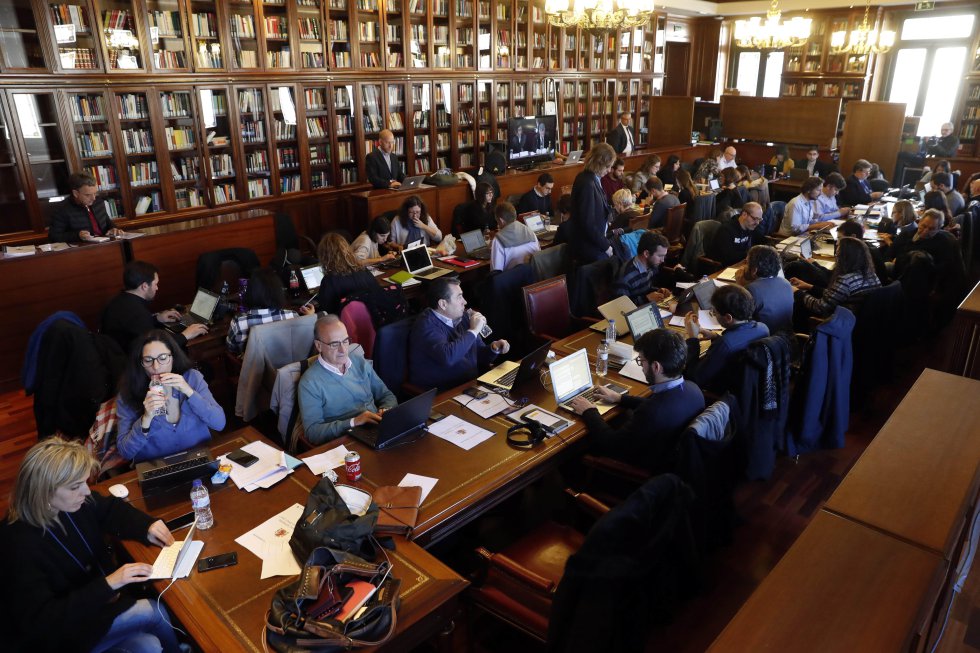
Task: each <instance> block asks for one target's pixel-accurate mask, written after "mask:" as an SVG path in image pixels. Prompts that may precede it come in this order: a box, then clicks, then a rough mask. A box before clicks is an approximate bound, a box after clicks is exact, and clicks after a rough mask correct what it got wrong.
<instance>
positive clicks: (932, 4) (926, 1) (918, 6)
mask: <svg viewBox="0 0 980 653" xmlns="http://www.w3.org/2000/svg"><path fill="white" fill-rule="evenodd" d="M935 8H936V0H921V2H916V3H915V10H916V11H929V10H930V9H935Z"/></svg>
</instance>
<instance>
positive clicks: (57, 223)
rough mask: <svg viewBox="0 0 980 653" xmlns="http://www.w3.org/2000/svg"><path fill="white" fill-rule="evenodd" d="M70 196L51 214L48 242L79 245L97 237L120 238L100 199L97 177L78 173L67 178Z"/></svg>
mask: <svg viewBox="0 0 980 653" xmlns="http://www.w3.org/2000/svg"><path fill="white" fill-rule="evenodd" d="M68 186H69V188H71V195H70V196H69V197H68V198H67V199H65V200H62V201H61V202H58V204H57V206H56V208H55V210H54V212H53V213H52V215H51V228H50V229H49V230H48V240H50V241H51V242H53V243H77V242H80V241H83V240H91V239H92V238H95V237H98V236H118V235H119V234H121V233H123V231H122V229H117V228H116V226H115V225H114V224H112V220H110V219H109V215H108V214H107V213H106V210H105V202H104V201H103V200H101V199H99V198H98V194H99V189H98V186H97V184H96V181H95V177H93V176H92V175H90V174H88V173H87V172H75V173H72V175H71V176H69V177H68Z"/></svg>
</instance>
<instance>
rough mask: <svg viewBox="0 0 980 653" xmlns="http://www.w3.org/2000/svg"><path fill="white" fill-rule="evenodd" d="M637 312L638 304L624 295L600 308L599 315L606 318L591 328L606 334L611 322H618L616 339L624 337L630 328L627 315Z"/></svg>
mask: <svg viewBox="0 0 980 653" xmlns="http://www.w3.org/2000/svg"><path fill="white" fill-rule="evenodd" d="M633 310H636V304H634V303H633V300H632V299H630V298H629V297H627V296H626V295H623V296H622V297H617V298H616V299H614V300H612V301H609V302H606V303H605V304H603V305H602V306H600V307H599V314H600V315H602V317H603V318H605V319H604V320H603V321H601V322H596V323H595V324H593V325H592V326H590V327H589V328H590V329H592V330H593V331H600V332H602V333H605V332H606V326H607V325H608V324H609V320H616V337H617V338H619V337H622V336H624V335H626V332H627V331H628V330H629V327H627V326H626V320H625V319H624V318H625V317H626V314H627V313H629V312H630V311H633Z"/></svg>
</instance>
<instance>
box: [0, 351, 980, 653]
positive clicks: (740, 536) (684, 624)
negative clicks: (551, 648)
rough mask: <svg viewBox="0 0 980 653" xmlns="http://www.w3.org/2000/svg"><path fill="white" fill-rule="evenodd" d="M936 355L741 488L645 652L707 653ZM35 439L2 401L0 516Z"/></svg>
mask: <svg viewBox="0 0 980 653" xmlns="http://www.w3.org/2000/svg"><path fill="white" fill-rule="evenodd" d="M941 355H942V342H941V339H939V340H938V341H937V342H936V343H934V344H932V345H928V346H927V345H922V346H919V347H917V348H915V349H914V351H913V352H911V353H906V354H902V355H900V360H899V361H898V364H897V365H896V369H897V370H898V372H897V373H896V375H895V378H894V380H893V381H892V382H891V383H890V384H888V385H887V386H886V387H883V388H881V389H879V391H878V392H876V394H875V395H874V397H873V399H872V401H871V402H870V405H869V406H865V407H863V409H859V410H856V411H855V412H854V413H853V414H852V417H851V425H850V428H849V430H848V434H847V444H846V446H845V448H844V449H841V450H838V451H827V452H819V453H816V454H811V455H808V456H804V457H803V458H801V459H800V461H799V462H798V463H796V462H794V461H792V460H789V459H781V460H779V461H778V463H777V467H776V471H775V473H774V475H773V478H772V479H771V480H769V481H768V482H764V483H763V482H755V483H748V484H744V485H742V486H741V487H740V489H739V490H738V493H737V497H736V505H737V508H738V512H739V515H740V516H741V517H742V519H743V524H742V525H741V526H740V527H739V529H738V530H737V532H736V537H735V542H734V543H733V544H732V545H731V546H729V547H727V548H725V549H724V550H722V551H719V552H716V553H715V554H713V555H712V557H711V558H710V559H709V560H708V561H707V568H706V573H705V579H706V580H707V584H706V587H705V588H704V590H703V592H702V593H701V594H700V595H699V596H698V597H697V598H695V599H694V600H691V601H689V602H687V603H686V604H684V605H683V606H681V607H680V608H679V609H678V610H677V612H676V614H675V616H674V620H673V622H672V623H671V624H670V625H668V626H665V627H659V628H657V629H656V630H654V632H653V633H652V634H651V637H650V640H649V646H648V647H647V650H648V651H650V652H653V651H658V652H660V651H671V652H672V653H687V652H690V653H695V652H700V651H704V650H705V649H706V648H707V646H708V645H709V644H710V643H711V641H712V640H714V638H715V637H716V636H717V634H718V633H719V632H720V631H721V629H722V628H724V626H725V624H727V623H728V621H729V620H730V619H731V617H732V616H733V615H734V614H735V613H736V612H737V611H738V609H739V608H740V607H741V605H742V603H743V602H744V601H745V599H746V598H747V597H748V596H749V594H751V593H752V591H753V590H754V589H755V587H756V586H757V585H758V584H759V582H760V581H761V580H762V579H763V578H765V576H766V575H767V574H768V573H769V571H770V570H771V569H772V568H773V566H774V565H775V564H776V562H778V561H779V559H780V558H781V557H782V556H783V554H784V553H785V552H786V551H787V549H788V548H789V547H790V545H791V544H792V543H793V542H794V541H795V540H796V538H797V537H798V535H799V534H800V532H802V530H803V529H804V528H805V527H806V525H807V524H808V523H809V521H810V519H811V518H812V517H813V515H814V513H815V512H816V511H817V510H818V509H819V508H820V506H821V505H822V504H823V502H824V501H826V499H827V498H828V497H829V496H830V494H831V493H832V492H833V491H834V489H835V488H836V487H837V484H838V483H839V482H840V479H841V478H842V477H843V476H844V475H845V474H846V473H847V471H848V470H849V469H850V468H851V466H852V465H853V464H854V462H855V461H856V460H857V458H858V457H859V456H860V455H861V453H862V452H863V451H864V449H865V448H866V447H867V445H868V443H869V442H870V441H871V440H872V439H873V438H874V436H875V434H876V433H877V432H878V430H879V429H880V428H881V426H882V425H883V424H884V422H885V420H886V419H887V418H888V416H889V415H890V414H891V412H892V411H893V410H894V408H895V406H896V405H897V404H898V403H899V402H900V401H901V400H902V398H903V397H904V396H905V394H906V392H907V391H908V389H909V387H911V385H912V383H913V382H914V381H915V379H916V378H917V377H918V375H919V373H920V372H921V370H922V369H923V368H924V367H926V366H930V367H936V366H937V365H938V363H937V362H936V361H940V360H942V358H941ZM36 437H37V436H36V430H35V426H34V417H33V413H32V402H31V399H30V398H29V397H25V396H24V394H23V392H20V391H16V392H9V393H6V394H0V511H2V512H5V511H6V505H7V500H8V494H9V491H10V488H11V485H12V483H13V479H14V475H15V474H16V471H17V466H18V465H19V463H20V460H21V458H22V457H23V454H24V452H25V451H26V450H27V449H28V448H30V446H31V445H32V444H34V442H36ZM460 625H461V626H462V627H461V628H460V629H459V632H458V633H457V637H455V638H454V639H455V641H456V643H457V646H456V647H455V648H457V649H458V650H466V646H465V645H464V642H463V640H464V639H466V631H467V630H468V628H467V627H466V626H465V625H464V624H460ZM473 633H475V634H476V637H477V647H476V649H477V650H479V651H486V652H488V653H489V652H505V651H506V652H507V653H511V652H512V651H538V650H543V648H544V647H542V646H538V645H536V644H535V643H534V642H530V641H527V640H525V639H524V638H523V637H522V636H521V635H518V634H516V633H514V632H512V631H509V630H507V629H504V628H502V627H500V626H498V625H497V624H495V623H492V622H491V623H487V622H486V620H481V622H479V623H478V624H476V625H475V627H474V628H473ZM423 648H426V647H423ZM953 652H967V653H970V652H980V564H978V565H976V566H975V570H974V572H973V573H971V575H970V578H969V580H968V582H967V584H966V587H965V588H964V591H963V593H962V594H961V595H960V596H959V597H958V598H957V600H956V601H955V602H954V604H953V607H952V610H951V613H950V618H949V624H948V627H947V631H946V635H945V637H944V639H943V641H942V642H941V644H940V646H939V647H938V649H937V653H953Z"/></svg>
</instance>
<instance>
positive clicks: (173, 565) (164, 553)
mask: <svg viewBox="0 0 980 653" xmlns="http://www.w3.org/2000/svg"><path fill="white" fill-rule="evenodd" d="M195 530H197V522H196V521H195V522H194V523H193V524H191V528H190V530H189V531H187V536H186V537H185V538H184V541H183V542H174V543H173V544H171V545H170V546H166V547H164V548H163V549H162V550H161V551H160V554H159V555H158V556H157V559H156V560H154V561H153V571H151V572H150V578H151V579H156V578H169V579H171V580H177V579H178V578H187V577H188V576H190V575H191V567H192V566H193V565H194V561H195V560H197V557H198V556H199V555H201V551H202V550H203V549H204V542H202V541H200V540H198V541H197V542H195V541H194V531H195Z"/></svg>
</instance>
